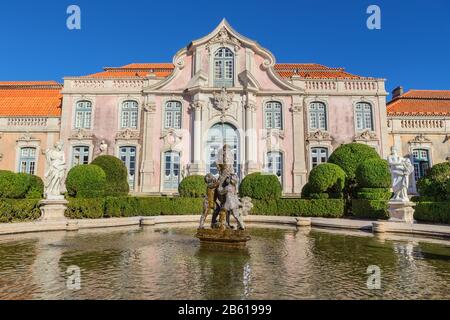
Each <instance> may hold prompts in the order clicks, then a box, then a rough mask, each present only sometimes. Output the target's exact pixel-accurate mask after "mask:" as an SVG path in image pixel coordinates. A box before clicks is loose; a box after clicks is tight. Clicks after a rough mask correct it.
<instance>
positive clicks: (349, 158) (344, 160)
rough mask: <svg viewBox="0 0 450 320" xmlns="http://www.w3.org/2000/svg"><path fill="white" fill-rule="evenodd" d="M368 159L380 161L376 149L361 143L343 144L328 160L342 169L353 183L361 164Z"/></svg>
mask: <svg viewBox="0 0 450 320" xmlns="http://www.w3.org/2000/svg"><path fill="white" fill-rule="evenodd" d="M368 159H380V156H379V155H378V153H377V152H376V151H375V149H374V148H372V147H369V146H368V145H365V144H361V143H350V144H343V145H341V146H340V147H339V148H337V149H336V150H335V151H334V152H333V154H332V155H331V156H330V158H329V159H328V162H329V163H334V164H336V165H338V166H339V167H341V168H342V170H344V171H345V174H346V175H347V179H348V180H349V182H353V181H354V180H355V177H356V169H357V168H358V166H359V164H361V163H362V162H364V161H366V160H368Z"/></svg>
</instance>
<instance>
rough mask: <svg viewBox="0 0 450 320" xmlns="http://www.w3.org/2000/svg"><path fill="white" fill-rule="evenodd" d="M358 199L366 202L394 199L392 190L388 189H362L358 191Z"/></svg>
mask: <svg viewBox="0 0 450 320" xmlns="http://www.w3.org/2000/svg"><path fill="white" fill-rule="evenodd" d="M356 198H357V199H366V200H390V199H391V198H392V192H391V189H388V188H361V189H357V190H356Z"/></svg>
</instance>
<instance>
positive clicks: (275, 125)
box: [265, 101, 283, 129]
mask: <svg viewBox="0 0 450 320" xmlns="http://www.w3.org/2000/svg"><path fill="white" fill-rule="evenodd" d="M265 114H266V129H282V128H283V125H282V122H283V121H282V117H281V103H279V102H277V101H270V102H267V103H266V108H265Z"/></svg>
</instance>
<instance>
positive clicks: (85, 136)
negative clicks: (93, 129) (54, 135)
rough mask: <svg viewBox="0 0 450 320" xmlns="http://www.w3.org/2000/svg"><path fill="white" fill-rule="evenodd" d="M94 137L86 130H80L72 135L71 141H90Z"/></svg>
mask: <svg viewBox="0 0 450 320" xmlns="http://www.w3.org/2000/svg"><path fill="white" fill-rule="evenodd" d="M93 137H94V135H93V134H92V133H89V132H88V131H86V130H85V129H78V130H76V131H75V132H74V133H73V134H72V136H71V139H75V140H90V139H92V138H93Z"/></svg>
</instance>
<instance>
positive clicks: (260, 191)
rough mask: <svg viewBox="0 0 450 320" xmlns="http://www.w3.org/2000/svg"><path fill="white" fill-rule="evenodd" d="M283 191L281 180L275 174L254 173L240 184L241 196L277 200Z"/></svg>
mask: <svg viewBox="0 0 450 320" xmlns="http://www.w3.org/2000/svg"><path fill="white" fill-rule="evenodd" d="M281 193H282V188H281V184H280V181H279V180H278V178H277V177H276V176H275V175H273V174H261V173H260V172H256V173H252V174H249V175H248V176H246V177H245V178H244V180H242V182H241V184H240V185H239V194H240V195H241V197H250V198H252V199H266V200H270V199H274V200H275V199H279V198H280V197H281Z"/></svg>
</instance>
